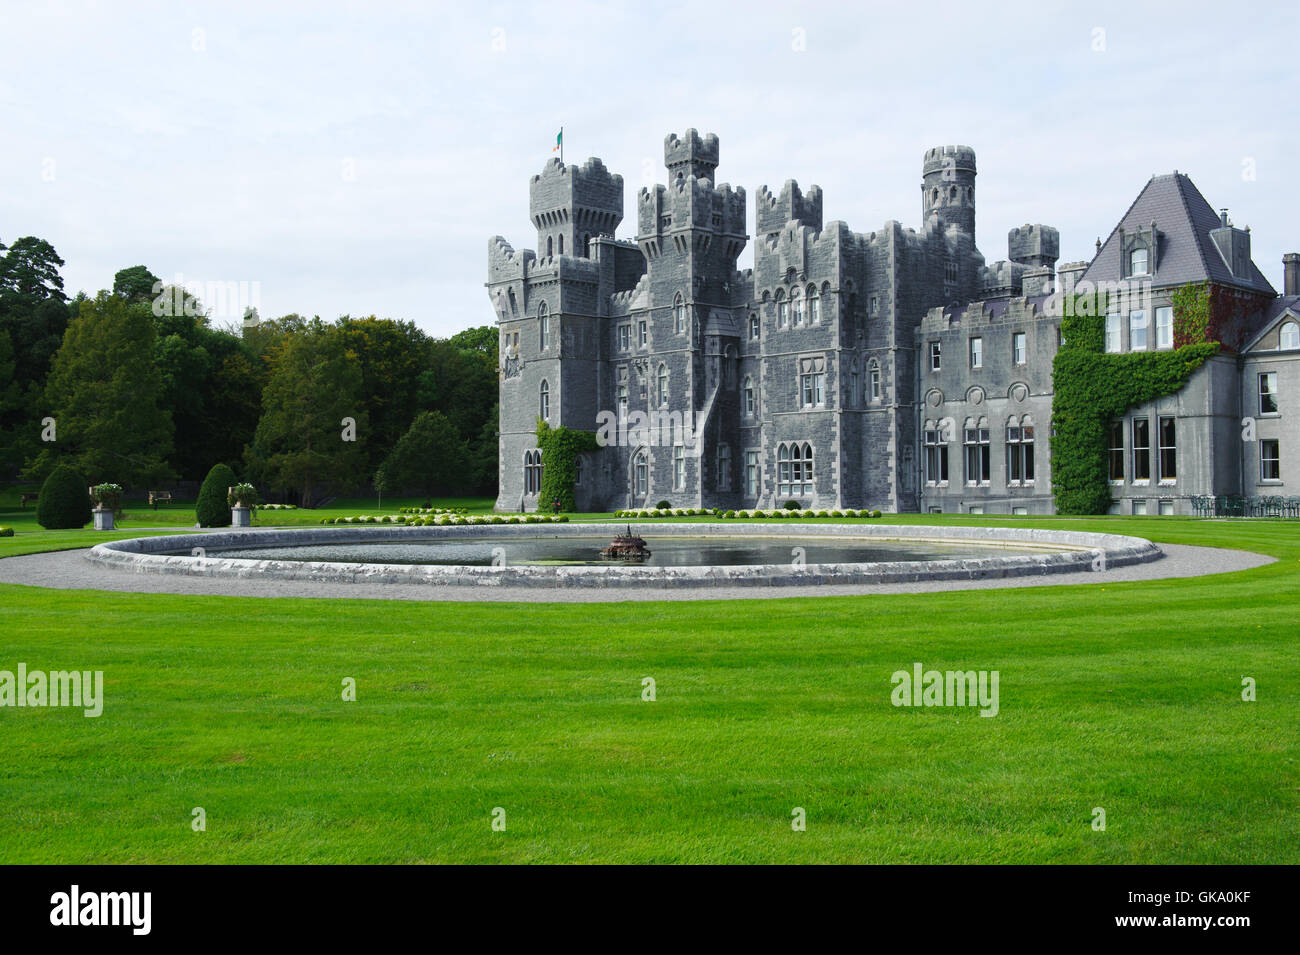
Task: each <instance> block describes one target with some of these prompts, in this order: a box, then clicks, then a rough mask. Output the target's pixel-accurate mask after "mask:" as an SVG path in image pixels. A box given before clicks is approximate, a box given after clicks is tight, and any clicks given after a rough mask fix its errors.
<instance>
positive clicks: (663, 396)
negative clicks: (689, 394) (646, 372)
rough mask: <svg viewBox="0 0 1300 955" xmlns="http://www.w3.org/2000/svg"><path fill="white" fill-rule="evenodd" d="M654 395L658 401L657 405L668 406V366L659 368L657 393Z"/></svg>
mask: <svg viewBox="0 0 1300 955" xmlns="http://www.w3.org/2000/svg"><path fill="white" fill-rule="evenodd" d="M656 394H657V396H658V399H659V404H661V405H666V404H668V366H667V365H660V366H659V382H658V391H657V393H656Z"/></svg>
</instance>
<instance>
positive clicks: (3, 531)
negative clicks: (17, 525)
mask: <svg viewBox="0 0 1300 955" xmlns="http://www.w3.org/2000/svg"><path fill="white" fill-rule="evenodd" d="M13 536H14V529H13V528H12V527H0V537H13Z"/></svg>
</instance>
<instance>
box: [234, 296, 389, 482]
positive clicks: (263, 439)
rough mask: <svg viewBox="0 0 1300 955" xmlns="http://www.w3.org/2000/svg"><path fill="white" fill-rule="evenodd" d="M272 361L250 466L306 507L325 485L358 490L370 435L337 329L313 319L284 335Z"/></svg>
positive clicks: (356, 376) (355, 368) (357, 372)
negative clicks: (291, 492) (298, 497)
mask: <svg viewBox="0 0 1300 955" xmlns="http://www.w3.org/2000/svg"><path fill="white" fill-rule="evenodd" d="M271 361H272V371H271V377H270V380H269V381H268V382H267V385H266V389H265V390H264V391H263V393H262V417H261V420H259V421H258V423H257V431H256V433H255V435H254V437H253V444H252V447H251V448H250V449H249V451H248V454H247V460H248V464H249V466H250V468H251V469H252V470H253V472H254V473H255V474H256V475H257V476H258V477H260V478H261V479H263V480H265V481H266V482H267V483H269V484H270V485H271V486H272V487H274V488H278V489H283V490H288V489H298V490H300V491H301V493H302V506H303V507H311V506H312V503H313V500H314V497H313V495H314V494H315V493H316V491H317V490H318V489H319V488H320V487H321V485H329V486H333V487H338V488H343V487H347V488H354V487H356V486H357V485H358V484H360V483H361V482H362V481H363V480H364V476H365V472H366V455H365V452H364V442H365V440H366V434H367V432H366V426H367V421H366V412H365V410H364V406H363V404H362V401H361V368H360V364H359V362H358V361H357V359H356V358H355V357H353V356H351V355H349V354H348V353H347V352H346V350H345V349H344V347H343V341H342V338H341V337H340V336H339V335H338V334H337V331H336V329H334V328H332V327H330V326H328V325H326V324H325V323H323V322H321V321H320V319H316V320H314V321H313V322H312V323H311V324H309V325H307V326H306V327H305V328H304V329H303V330H302V331H301V332H298V333H296V334H288V335H285V336H284V338H283V339H282V341H281V342H280V344H279V345H278V346H276V347H275V349H274V351H273V354H272V359H271ZM345 419H351V423H350V424H348V423H347V422H345Z"/></svg>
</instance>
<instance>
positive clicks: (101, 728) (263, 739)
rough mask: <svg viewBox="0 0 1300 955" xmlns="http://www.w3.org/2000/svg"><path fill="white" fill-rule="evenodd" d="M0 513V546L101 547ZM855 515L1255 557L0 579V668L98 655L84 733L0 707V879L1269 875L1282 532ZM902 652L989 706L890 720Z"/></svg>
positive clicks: (1285, 626) (1299, 752) (1161, 521)
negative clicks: (836, 587) (748, 873)
mask: <svg viewBox="0 0 1300 955" xmlns="http://www.w3.org/2000/svg"><path fill="white" fill-rule="evenodd" d="M387 510H388V509H387V507H386V508H385V511H387ZM345 512H346V513H365V511H362V510H358V509H357V508H356V507H351V508H350V509H347V506H346V505H345ZM15 513H16V512H14V511H11V510H6V511H3V512H0V524H10V525H11V526H17V527H19V534H18V536H17V537H15V538H12V539H0V554H10V553H15V552H16V549H17V548H20V547H22V546H27V547H32V548H39V547H41V546H44V545H49V546H53V547H67V546H74V545H75V544H76V543H80V542H91V541H94V540H97V539H101V538H100V537H98V536H96V535H93V534H91V533H89V532H85V531H74V532H60V533H58V534H47V533H46V532H40V531H36V530H33V529H32V525H31V524H30V519H27V521H26V522H25V523H22V524H20V523H19V522H18V521H15V520H14V519H13V516H14V514H15ZM29 513H30V511H29ZM290 513H293V512H290ZM265 516H266V517H268V518H269V517H272V516H275V517H277V518H278V517H280V516H281V515H273V514H272V513H271V512H268V513H267V514H266V515H265ZM319 516H320V515H318V516H317V519H319ZM884 520H885V521H907V522H909V523H955V522H962V523H975V522H978V523H987V524H1003V523H1016V524H1019V525H1026V526H1041V527H1064V528H1070V529H1086V530H1101V531H1110V532H1119V533H1134V534H1139V535H1142V536H1147V537H1150V538H1152V539H1154V540H1157V541H1169V542H1174V543H1189V544H1205V545H1212V546H1223V547H1244V548H1248V549H1251V550H1257V551H1262V552H1265V553H1269V554H1273V555H1275V556H1276V557H1278V558H1279V561H1278V563H1276V564H1273V565H1270V566H1268V567H1264V568H1260V569H1258V570H1254V571H1247V572H1242V573H1235V574H1229V575H1222V576H1217V577H1210V578H1202V579H1200V580H1190V581H1168V582H1151V583H1141V584H1121V583H1107V582H1105V580H1104V578H1102V579H1100V580H1099V582H1098V583H1096V584H1092V585H1087V586H1073V587H1050V588H1026V589H1018V590H992V591H984V592H978V591H977V592H968V593H945V594H932V595H916V596H909V595H878V596H871V597H862V598H822V599H802V598H801V599H783V600H774V601H762V602H753V601H740V602H734V603H728V602H723V601H710V602H688V603H652V604H627V603H618V604H598V605H564V604H554V603H543V602H530V603H527V604H464V603H454V604H445V605H443V604H437V603H412V602H405V601H394V602H385V601H366V600H355V601H348V600H334V601H330V600H302V599H262V600H257V599H238V598H210V597H175V596H165V595H132V594H108V593H96V592H86V591H73V592H69V591H47V590H39V589H32V588H24V587H14V586H0V633H3V635H4V637H3V654H0V669H7V670H13V669H15V668H16V666H17V664H18V663H19V662H23V663H26V664H27V666H28V668H29V670H37V669H43V670H51V669H69V668H77V669H100V670H103V671H104V679H105V695H106V702H105V704H104V713H103V715H102V716H101V717H99V718H97V719H87V718H85V717H84V716H83V715H82V713H81V711H80V710H72V709H26V708H25V709H9V708H5V709H0V746H3V751H4V753H5V759H4V760H3V761H0V805H3V806H4V811H3V812H0V862H37V861H45V862H56V861H57V862H299V861H306V862H363V861H365V862H415V861H458V862H493V861H515V862H527V861H536V862H605V861H617V862H703V861H711V862H899V861H902V862H940V861H943V862H976V861H987V862H1126V863H1155V862H1239V863H1252V862H1264V863H1280V862H1287V863H1296V862H1300V844H1298V843H1297V839H1296V825H1295V820H1296V818H1297V810H1298V809H1300V732H1297V727H1298V726H1300V652H1297V651H1298V647H1297V637H1300V621H1298V619H1297V618H1298V615H1297V605H1300V523H1297V522H1282V521H1271V522H1270V521H1197V520H1190V519H1177V518H1154V517H1153V518H1096V519H1084V520H1070V519H1063V518H1061V519H1058V518H1043V519H1030V518H1001V519H999V518H995V517H992V516H981V517H978V518H971V519H966V518H960V517H954V516H940V515H923V516H921V515H908V516H905V517H893V516H890V515H887V516H886V517H885V518H884ZM782 523H783V525H784V524H785V523H786V522H782ZM141 526H147V525H144V524H142V525H141ZM105 536H107V535H105ZM119 536H120V535H119ZM915 661H920V662H922V663H924V664H925V666H926V668H927V669H928V668H935V669H939V670H947V669H962V670H966V669H976V670H979V669H988V670H998V671H999V672H1000V674H1001V686H1000V713H999V714H998V716H997V717H995V718H992V719H985V718H980V717H979V716H978V714H977V712H976V711H975V710H974V709H957V708H947V709H940V708H930V709H911V708H895V707H894V706H892V705H891V704H890V691H891V689H892V687H891V684H890V675H891V674H892V673H893V672H894V671H895V670H899V669H910V667H911V664H912V663H913V662H915ZM1243 676H1251V677H1253V678H1255V679H1256V680H1257V681H1258V701H1257V702H1253V703H1247V702H1243V701H1242V700H1241V682H1242V677H1243ZM345 677H352V678H355V680H356V681H357V692H358V699H357V701H356V702H354V703H348V702H343V701H342V700H341V698H340V693H341V682H342V681H343V679H344V678H345ZM644 677H653V678H654V679H655V681H656V683H657V695H658V699H657V701H655V702H643V701H642V699H641V692H642V685H641V681H642V679H643V678H644ZM198 806H201V807H203V808H204V810H205V811H206V814H207V831H206V832H194V831H192V830H191V826H190V821H191V810H192V809H193V808H194V807H198ZM495 807H502V808H504V809H505V813H506V830H505V831H504V832H494V831H493V830H492V826H491V821H492V816H491V814H492V810H493V809H494V808H495ZM795 807H803V808H804V809H805V810H806V813H807V820H808V821H807V831H806V832H794V831H792V830H791V826H790V819H791V810H792V809H794V808H795ZM1094 807H1102V808H1104V809H1105V811H1106V822H1107V828H1106V831H1104V832H1095V831H1093V829H1092V827H1091V821H1092V811H1093V808H1094Z"/></svg>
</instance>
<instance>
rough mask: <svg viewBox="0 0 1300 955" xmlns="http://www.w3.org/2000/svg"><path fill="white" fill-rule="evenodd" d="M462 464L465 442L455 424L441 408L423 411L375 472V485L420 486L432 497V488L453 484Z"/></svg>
mask: <svg viewBox="0 0 1300 955" xmlns="http://www.w3.org/2000/svg"><path fill="white" fill-rule="evenodd" d="M465 465H466V448H465V442H464V441H463V440H462V439H461V436H460V433H459V432H457V430H456V428H455V426H454V425H452V423H451V422H450V421H448V420H447V416H446V415H444V414H443V413H442V412H440V411H422V412H420V414H418V415H416V417H415V420H414V421H413V422H411V427H410V428H409V429H407V432H406V434H404V435H402V437H401V438H400V439H399V440H398V442H397V444H396V445H394V447H393V450H392V452H391V453H390V454H389V455H388V457H387V458H386V459H385V461H384V463H383V465H382V466H381V467H380V469H379V472H378V473H376V475H375V485H376V487H378V486H379V483H380V481H383V483H384V484H385V485H387V486H388V487H389V488H396V489H401V488H412V487H413V488H419V489H420V491H421V493H423V494H424V496H425V497H432V496H433V492H434V491H435V490H439V489H444V488H452V487H455V486H456V484H457V481H458V478H463V476H464V474H465Z"/></svg>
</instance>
